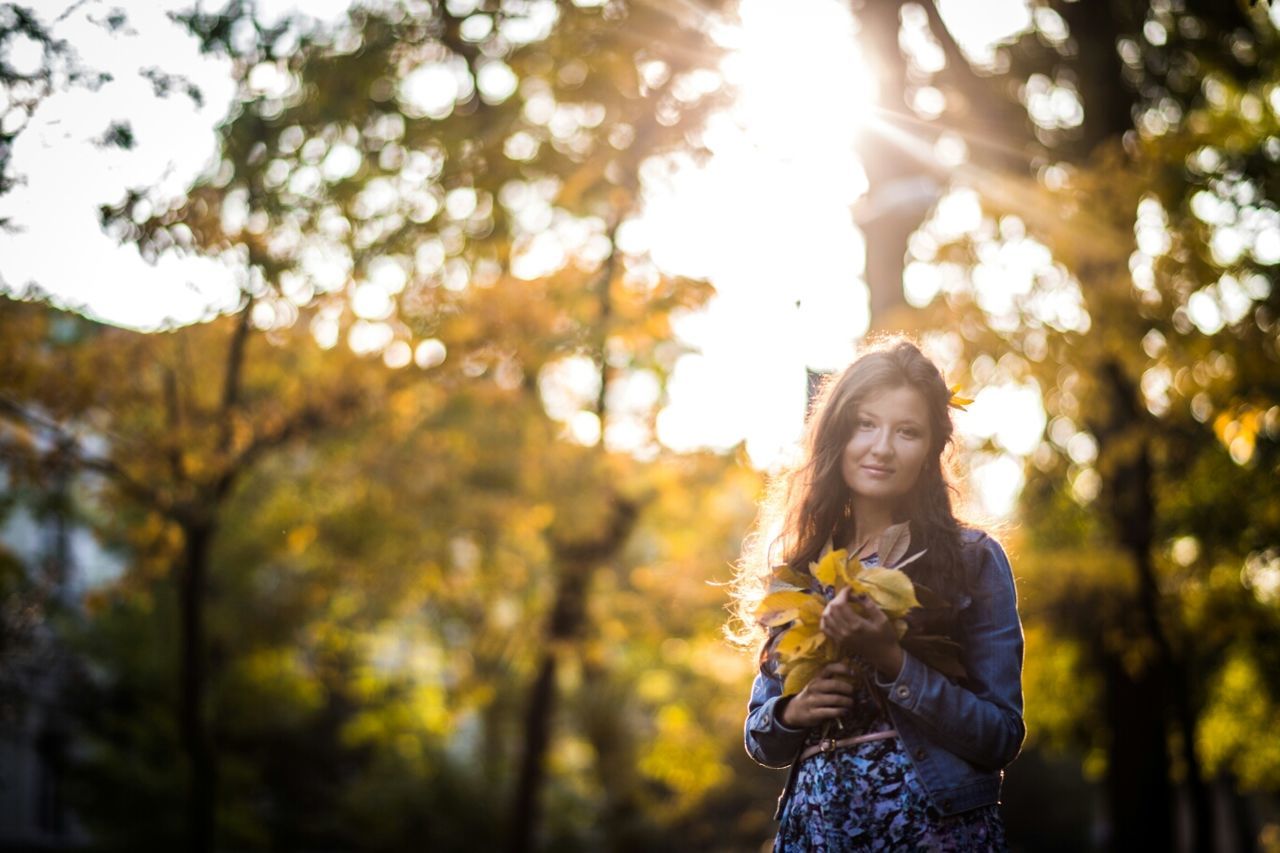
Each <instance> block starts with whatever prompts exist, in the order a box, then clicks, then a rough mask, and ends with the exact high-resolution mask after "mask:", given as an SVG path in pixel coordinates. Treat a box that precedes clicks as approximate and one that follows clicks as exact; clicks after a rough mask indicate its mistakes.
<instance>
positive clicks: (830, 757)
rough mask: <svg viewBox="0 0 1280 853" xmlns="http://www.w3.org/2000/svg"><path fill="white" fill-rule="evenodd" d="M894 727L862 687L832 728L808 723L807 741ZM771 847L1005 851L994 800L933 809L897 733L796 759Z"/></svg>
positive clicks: (831, 852)
mask: <svg viewBox="0 0 1280 853" xmlns="http://www.w3.org/2000/svg"><path fill="white" fill-rule="evenodd" d="M892 728H893V724H892V722H891V721H890V720H889V718H888V715H887V714H886V713H885V712H884V710H883V709H882V708H881V706H880V703H879V701H878V697H876V696H873V695H872V694H871V692H870V690H869V689H868V688H867V687H865V686H858V687H856V689H855V693H854V707H853V708H852V709H851V710H850V711H849V712H848V713H847V714H846V715H845V716H844V717H842V718H841V719H840V720H838V721H836V723H835V725H834V727H833V728H832V730H830V731H827V732H825V733H824V731H823V729H822V727H814V728H813V729H812V730H811V731H810V733H809V736H808V738H807V740H806V742H805V747H808V746H810V745H812V744H815V743H817V742H818V741H820V740H821V739H822V738H823V737H824V736H831V737H834V738H837V739H839V738H846V737H852V736H855V735H862V734H872V733H874V732H882V731H886V730H889V729H892ZM773 849H774V851H775V853H799V851H825V853H836V851H898V850H929V851H966V853H967V852H968V851H1004V850H1006V849H1007V846H1006V843H1005V835H1004V824H1003V823H1002V822H1001V820H1000V813H999V811H998V810H997V807H996V806H995V805H990V806H984V807H982V808H978V809H973V810H972V811H967V812H962V813H960V814H957V815H951V816H949V817H947V816H943V815H941V814H939V813H938V811H937V810H935V809H934V808H933V807H932V806H931V805H930V803H929V795H928V794H927V793H926V792H925V789H924V787H923V786H922V785H921V784H920V781H919V780H918V779H917V778H916V772H915V767H914V765H912V763H911V758H910V757H909V756H908V755H907V752H906V750H905V749H904V748H903V746H902V741H901V740H900V739H899V738H897V737H886V738H881V739H878V740H871V741H867V742H865V743H860V744H856V745H854V746H850V747H845V748H842V749H836V750H834V751H831V752H819V753H817V754H816V755H813V756H811V757H810V758H806V759H805V760H804V761H803V762H802V763H801V765H800V769H799V771H798V772H797V776H796V780H795V788H794V790H793V791H792V792H791V796H790V798H789V799H788V800H787V803H786V807H785V809H784V811H783V812H782V823H781V825H780V826H779V828H778V835H777V838H776V839H775V840H774V847H773Z"/></svg>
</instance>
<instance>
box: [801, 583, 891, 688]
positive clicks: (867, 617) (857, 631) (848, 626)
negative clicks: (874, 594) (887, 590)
mask: <svg viewBox="0 0 1280 853" xmlns="http://www.w3.org/2000/svg"><path fill="white" fill-rule="evenodd" d="M818 625H819V627H821V628H822V633H824V634H826V635H827V636H828V637H830V638H831V639H832V640H834V641H835V643H836V645H838V646H839V647H840V649H841V650H842V651H845V652H848V653H849V654H856V655H861V656H862V657H863V658H864V659H865V660H866V661H867V662H868V663H870V664H871V665H872V666H874V667H875V668H876V669H877V670H879V671H880V674H881V675H883V676H884V677H885V678H888V679H894V678H897V677H898V672H899V671H900V670H901V669H902V646H900V645H899V644H898V632H897V631H896V630H895V629H894V627H893V623H892V622H891V621H889V617H887V616H885V615H884V611H883V610H881V609H880V608H879V607H877V606H876V604H875V602H874V601H872V600H871V598H870V596H867V595H853V594H852V593H851V591H850V589H849V588H848V587H845V588H844V589H842V590H840V591H839V592H838V593H836V597H835V598H833V599H831V601H830V602H829V603H828V604H827V606H826V608H825V609H824V610H823V611H822V619H821V620H820V621H819V623H818Z"/></svg>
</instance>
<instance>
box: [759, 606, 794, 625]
mask: <svg viewBox="0 0 1280 853" xmlns="http://www.w3.org/2000/svg"><path fill="white" fill-rule="evenodd" d="M799 618H800V611H799V610H797V609H795V608H794V607H793V608H791V609H790V610H775V611H773V612H772V613H766V614H765V615H764V616H761V617H760V624H761V625H763V626H764V627H766V628H776V627H777V626H779V625H785V624H787V623H788V622H794V621H796V620H797V619H799Z"/></svg>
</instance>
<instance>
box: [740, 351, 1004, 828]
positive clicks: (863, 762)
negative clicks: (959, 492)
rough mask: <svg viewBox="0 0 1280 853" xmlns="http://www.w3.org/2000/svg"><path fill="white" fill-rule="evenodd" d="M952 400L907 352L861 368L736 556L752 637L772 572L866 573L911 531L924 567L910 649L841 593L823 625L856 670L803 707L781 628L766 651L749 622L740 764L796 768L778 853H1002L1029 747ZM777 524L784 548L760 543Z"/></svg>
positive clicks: (824, 682) (842, 386) (824, 680)
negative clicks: (973, 513) (1012, 781)
mask: <svg viewBox="0 0 1280 853" xmlns="http://www.w3.org/2000/svg"><path fill="white" fill-rule="evenodd" d="M951 399H952V398H951V393H950V391H948V389H947V386H946V383H945V382H944V381H943V378H942V375H941V374H940V373H939V371H938V369H937V367H935V366H934V364H933V363H932V362H931V361H929V359H927V358H926V357H925V356H924V355H923V354H921V352H920V351H919V350H918V349H917V348H916V347H915V346H914V345H912V344H911V343H908V342H906V341H901V340H896V341H891V342H889V343H888V344H886V345H882V346H880V347H879V348H877V349H874V350H873V351H871V352H868V353H867V354H865V355H863V356H861V357H860V358H858V359H857V360H856V361H855V362H854V363H853V364H851V365H850V366H849V367H848V368H846V369H845V370H844V371H843V372H842V373H840V374H839V375H838V376H836V377H834V379H833V380H832V381H830V382H829V383H828V384H827V386H826V388H825V389H824V391H823V393H822V395H821V396H820V397H819V399H818V401H817V402H816V404H815V406H814V408H813V411H812V413H811V416H810V420H809V426H808V431H807V435H806V441H805V452H804V456H803V458H802V459H801V461H800V462H799V464H797V465H796V466H794V467H793V468H792V469H790V470H789V471H788V472H787V473H786V474H785V475H784V476H782V477H780V478H778V479H776V480H775V482H774V484H773V489H772V490H771V497H770V499H769V500H768V501H766V504H765V506H764V508H763V510H762V513H761V518H760V522H759V525H760V526H759V528H758V530H757V533H756V534H755V535H753V536H752V537H750V538H749V539H748V543H747V547H746V548H745V549H744V558H743V561H742V564H741V567H740V576H739V579H738V587H737V590H736V596H735V597H736V599H737V601H736V607H737V612H738V614H739V616H740V617H741V618H744V619H745V620H748V621H747V624H753V623H751V622H750V621H749V620H751V619H753V617H754V613H753V610H754V605H755V602H757V601H758V600H759V599H760V598H761V596H762V594H763V591H764V588H765V586H766V585H767V584H768V582H769V579H770V576H771V573H772V569H773V567H776V566H778V565H779V564H785V565H786V566H787V567H789V568H790V569H791V570H792V571H794V572H797V573H800V574H801V575H807V574H808V571H809V566H810V564H811V563H814V562H815V561H818V560H819V559H820V558H821V557H822V556H823V555H825V554H826V553H827V552H829V551H830V549H832V548H833V547H834V548H846V549H848V553H849V554H850V555H856V556H857V557H860V558H862V560H863V562H864V564H872V563H874V561H875V557H876V555H875V554H874V553H873V552H874V551H875V547H876V543H877V542H878V541H879V538H880V534H881V533H882V532H883V531H884V530H885V529H886V528H887V527H889V526H890V525H892V524H896V523H899V522H904V521H905V522H909V528H908V529H909V531H910V536H911V550H912V552H915V551H920V550H924V552H925V553H924V554H923V555H922V556H920V558H919V559H916V560H915V561H913V562H911V563H910V564H908V565H904V568H903V571H904V572H905V573H906V574H907V575H908V577H910V579H911V580H912V582H913V584H914V585H915V589H916V591H917V593H918V597H919V598H921V599H922V601H923V603H924V606H922V607H920V608H918V609H916V610H913V611H911V613H909V614H908V616H907V620H906V621H907V624H908V629H907V631H906V633H905V634H904V635H903V636H902V638H901V639H899V633H898V631H897V630H895V626H894V625H893V623H892V622H891V621H890V620H889V619H888V618H887V617H886V616H885V614H884V613H883V612H881V611H880V610H879V608H877V607H876V606H875V604H874V602H872V601H871V600H870V599H868V598H865V597H863V598H859V597H856V596H854V597H852V598H851V597H850V594H849V591H848V589H845V590H844V591H842V592H840V593H839V594H837V595H836V596H835V597H834V598H833V599H832V600H831V601H830V602H829V603H827V604H826V605H825V609H824V610H823V612H822V618H821V623H820V624H821V630H822V632H823V633H824V634H825V635H826V636H827V637H828V638H829V639H830V640H832V641H834V642H835V643H837V644H838V647H839V649H840V650H841V651H842V652H844V653H845V654H846V655H847V657H846V658H845V659H844V660H843V661H842V662H839V663H833V664H829V665H827V666H826V668H825V669H824V670H822V671H821V672H820V673H819V674H818V675H817V676H816V677H814V678H813V679H812V680H811V681H810V682H809V683H808V684H807V685H806V686H805V687H804V688H803V689H801V690H799V691H798V692H796V693H794V695H787V696H784V695H782V694H783V689H782V688H783V682H782V680H781V679H780V678H779V677H778V673H777V670H776V660H775V658H774V655H773V651H774V650H773V645H774V641H775V640H776V639H777V638H778V637H779V635H780V633H781V631H782V630H785V628H786V627H787V626H786V625H782V626H778V627H776V628H774V629H773V630H772V632H771V633H769V634H768V635H767V636H766V632H765V630H764V629H763V628H762V627H760V626H759V625H758V624H755V629H756V634H757V635H758V637H759V640H760V641H762V643H763V647H762V652H761V664H760V670H759V673H758V674H757V676H756V679H755V682H754V684H753V685H752V689H751V699H750V702H749V706H748V713H747V719H746V725H745V742H746V748H747V752H748V753H749V754H750V755H751V756H752V758H754V759H755V760H756V761H758V762H759V763H761V764H763V765H765V766H768V767H786V766H788V765H790V766H791V774H790V777H789V779H788V781H787V785H786V788H785V789H784V791H783V794H782V797H781V798H780V800H779V805H778V815H777V817H779V818H780V819H781V824H780V826H779V830H778V835H777V838H776V840H775V850H776V851H798V850H819V849H820V850H827V851H834V850H904V849H906V850H921V849H923V850H965V851H970V850H1003V849H1004V848H1005V840H1004V827H1003V824H1002V823H1001V820H1000V815H999V813H998V811H997V804H998V802H999V797H1000V783H1001V780H1002V778H1003V775H1004V774H1003V768H1004V767H1005V766H1006V765H1008V764H1009V762H1011V761H1013V759H1014V758H1015V757H1016V756H1017V754H1018V751H1019V749H1020V748H1021V746H1022V741H1023V738H1024V736H1025V728H1024V726H1023V722H1022V627H1021V623H1020V622H1019V619H1018V613H1017V609H1016V599H1015V592H1014V584H1013V574H1012V572H1011V570H1010V567H1009V562H1008V559H1007V558H1006V557H1005V554H1004V551H1003V550H1002V549H1001V547H1000V545H999V544H998V543H997V542H996V541H995V540H994V539H992V538H991V537H989V536H988V535H986V534H985V533H982V532H980V531H977V530H973V529H970V528H965V527H962V526H961V525H960V524H959V523H958V522H957V520H956V517H955V515H954V514H953V512H952V508H951V495H950V491H951V487H950V486H949V485H948V483H947V479H946V476H945V474H944V471H943V461H942V455H943V451H944V450H945V449H946V448H947V446H948V445H949V444H950V441H951V433H952V424H951V414H950V406H951ZM778 523H780V524H781V527H780V534H779V535H775V536H773V537H770V536H768V535H767V534H766V533H765V532H764V531H769V530H771V529H773V528H774V526H775V525H777V524H778ZM948 655H949V656H950V657H949V662H947V660H948ZM926 661H929V662H928V663H926ZM944 671H946V672H948V673H950V674H949V675H948V674H944Z"/></svg>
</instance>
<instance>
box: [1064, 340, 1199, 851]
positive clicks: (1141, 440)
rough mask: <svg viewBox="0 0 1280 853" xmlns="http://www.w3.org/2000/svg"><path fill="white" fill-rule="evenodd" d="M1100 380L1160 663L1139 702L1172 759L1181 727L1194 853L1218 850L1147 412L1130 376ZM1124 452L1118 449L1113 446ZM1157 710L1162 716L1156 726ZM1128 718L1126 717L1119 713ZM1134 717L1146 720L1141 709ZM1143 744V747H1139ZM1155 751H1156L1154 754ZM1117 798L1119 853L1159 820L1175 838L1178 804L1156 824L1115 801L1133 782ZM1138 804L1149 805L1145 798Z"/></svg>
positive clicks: (1099, 417) (1116, 518)
mask: <svg viewBox="0 0 1280 853" xmlns="http://www.w3.org/2000/svg"><path fill="white" fill-rule="evenodd" d="M1099 378H1100V381H1101V385H1102V391H1103V396H1104V400H1105V403H1104V405H1103V406H1102V407H1101V408H1100V410H1099V412H1098V413H1096V415H1095V417H1094V419H1093V420H1092V421H1091V423H1090V424H1089V426H1090V430H1091V431H1092V432H1093V434H1094V435H1095V436H1096V437H1097V440H1098V447H1099V458H1100V459H1101V457H1102V454H1103V453H1108V452H1109V455H1110V456H1111V458H1109V459H1108V460H1107V462H1106V465H1107V467H1108V468H1110V470H1111V475H1110V477H1109V478H1108V481H1107V482H1106V484H1105V487H1104V489H1103V494H1102V507H1103V509H1104V511H1105V512H1106V514H1107V515H1108V516H1109V519H1110V522H1111V524H1112V528H1113V530H1114V531H1115V533H1116V537H1117V539H1118V540H1119V541H1120V543H1121V545H1122V546H1123V547H1124V549H1125V550H1126V551H1127V552H1128V554H1129V556H1130V558H1131V559H1132V560H1133V565H1134V569H1135V571H1136V573H1137V580H1138V590H1137V596H1138V601H1137V604H1138V617H1139V618H1140V620H1141V623H1140V630H1141V633H1142V634H1145V635H1146V637H1147V638H1148V639H1149V640H1150V642H1151V643H1152V645H1153V646H1154V648H1155V655H1154V659H1153V660H1152V661H1151V662H1150V663H1149V664H1147V665H1146V667H1145V670H1144V672H1145V671H1151V674H1150V676H1149V677H1148V676H1147V675H1145V674H1144V675H1143V676H1142V677H1140V679H1139V680H1150V681H1153V682H1154V683H1152V684H1150V685H1149V686H1148V688H1146V689H1145V690H1144V691H1142V692H1139V693H1138V694H1137V695H1136V696H1135V697H1134V701H1136V702H1138V703H1140V704H1142V705H1143V706H1144V707H1145V708H1146V709H1155V711H1150V712H1149V713H1150V714H1151V719H1149V720H1148V721H1147V722H1146V723H1145V724H1146V725H1148V726H1155V727H1156V728H1157V729H1158V730H1159V732H1160V734H1161V736H1162V740H1161V744H1160V749H1161V752H1162V753H1167V751H1168V742H1167V732H1168V728H1167V726H1166V725H1165V720H1166V719H1167V720H1169V721H1171V722H1172V723H1173V724H1174V725H1175V726H1176V731H1177V732H1178V733H1179V735H1180V740H1181V744H1180V748H1179V749H1180V755H1181V758H1182V762H1183V766H1184V767H1185V770H1186V785H1187V793H1188V797H1189V799H1190V802H1191V810H1192V832H1191V838H1190V839H1189V841H1190V842H1191V845H1192V849H1194V850H1210V849H1212V848H1213V838H1214V818H1213V803H1212V800H1211V799H1210V792H1209V788H1208V786H1207V785H1206V784H1205V782H1204V777H1203V774H1202V773H1201V770H1200V760H1199V758H1198V756H1197V755H1196V751H1195V731H1196V714H1195V710H1194V708H1193V706H1192V701H1191V689H1190V681H1189V678H1188V676H1187V664H1186V662H1185V660H1182V659H1180V657H1179V656H1178V655H1176V654H1175V652H1174V649H1173V644H1172V643H1171V642H1170V640H1169V634H1168V632H1167V631H1166V630H1165V628H1164V625H1163V623H1162V620H1161V618H1160V589H1159V584H1158V581H1157V579H1156V574H1155V565H1154V563H1153V561H1152V556H1151V555H1152V548H1153V546H1154V540H1155V517H1156V506H1155V481H1154V473H1153V470H1152V464H1151V453H1152V449H1151V440H1150V436H1149V434H1148V431H1147V430H1148V428H1147V426H1146V424H1145V423H1144V421H1145V413H1144V412H1143V411H1141V410H1140V409H1139V405H1140V404H1139V402H1138V399H1139V398H1138V392H1137V389H1136V388H1135V387H1134V385H1133V383H1132V382H1130V381H1129V379H1128V377H1127V376H1126V374H1125V372H1124V369H1123V368H1122V367H1121V366H1120V365H1119V364H1118V363H1116V362H1114V361H1108V362H1106V363H1105V364H1103V365H1102V366H1101V370H1100V371H1099ZM1113 445H1114V446H1118V447H1119V448H1121V449H1119V450H1113V449H1112V446H1113ZM1156 711H1159V712H1161V714H1160V722H1159V724H1158V725H1157V721H1156V719H1155V715H1156ZM1120 713H1121V714H1122V715H1123V714H1124V713H1126V712H1120ZM1134 713H1137V714H1141V713H1144V712H1143V711H1141V710H1138V711H1135V712H1134ZM1130 737H1137V738H1141V735H1140V733H1137V732H1133V733H1131V734H1125V733H1122V732H1120V731H1118V730H1117V731H1113V745H1114V748H1115V749H1118V750H1125V749H1129V748H1136V747H1130V746H1129V744H1128V743H1127V742H1128V741H1129V739H1130ZM1135 743H1136V741H1135ZM1144 748H1154V744H1152V745H1151V746H1150V747H1144ZM1168 766H1169V760H1168V756H1167V754H1166V755H1165V758H1164V772H1165V774H1166V777H1165V781H1164V783H1163V784H1161V785H1160V788H1161V789H1162V790H1164V791H1165V792H1166V794H1168V793H1169V783H1168ZM1110 790H1111V791H1112V794H1113V799H1112V804H1111V805H1112V812H1113V815H1115V817H1114V819H1115V820H1116V826H1115V830H1116V838H1117V839H1118V843H1119V846H1120V847H1125V846H1127V841H1126V840H1125V839H1128V838H1131V837H1141V836H1142V834H1143V833H1150V832H1151V831H1152V825H1153V823H1154V822H1155V821H1156V820H1159V821H1160V825H1161V830H1160V831H1161V833H1163V832H1165V831H1166V830H1168V831H1170V832H1171V831H1172V829H1171V827H1172V820H1173V811H1172V804H1171V803H1170V804H1167V805H1166V806H1165V807H1164V808H1162V809H1159V810H1157V811H1155V812H1153V813H1152V815H1150V816H1149V817H1145V816H1143V815H1142V814H1141V813H1137V812H1133V811H1131V810H1130V809H1129V808H1128V807H1127V806H1126V804H1124V803H1120V802H1117V801H1116V799H1115V798H1116V797H1121V798H1123V797H1135V796H1136V795H1135V794H1134V791H1136V790H1137V789H1136V788H1130V789H1129V790H1126V783H1124V782H1123V780H1122V781H1121V783H1120V784H1119V785H1112V786H1110ZM1139 799H1142V798H1141V797H1140V798H1139ZM1122 817H1124V818H1126V819H1127V818H1128V817H1132V818H1133V819H1134V820H1135V821H1137V824H1136V825H1134V826H1127V825H1124V826H1122V825H1121V824H1120V820H1121V818H1122ZM1153 847H1154V849H1170V848H1169V847H1168V846H1157V845H1153Z"/></svg>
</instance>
